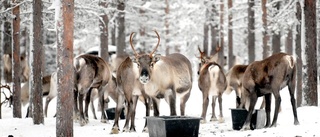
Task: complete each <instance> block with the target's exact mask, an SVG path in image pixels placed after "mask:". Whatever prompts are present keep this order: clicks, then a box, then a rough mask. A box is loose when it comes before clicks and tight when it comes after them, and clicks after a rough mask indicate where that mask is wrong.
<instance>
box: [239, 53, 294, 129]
mask: <svg viewBox="0 0 320 137" xmlns="http://www.w3.org/2000/svg"><path fill="white" fill-rule="evenodd" d="M295 80H296V62H295V59H294V57H293V56H291V55H288V54H285V53H277V54H274V55H272V56H270V57H268V58H266V59H264V60H261V61H254V62H252V63H251V64H249V66H248V67H247V69H246V71H245V72H244V75H243V79H242V95H241V105H240V107H243V105H244V103H245V102H249V105H250V106H249V110H248V111H249V112H248V115H247V118H246V121H245V123H244V125H243V127H242V130H247V129H250V121H251V117H252V112H253V109H254V106H255V104H256V101H257V98H258V97H260V96H263V95H264V98H265V100H266V109H265V110H266V117H267V122H266V125H265V127H269V126H270V108H271V95H272V94H273V95H274V98H275V111H274V117H273V121H272V124H271V126H272V127H275V126H276V124H277V118H278V112H279V107H280V103H281V97H280V93H279V91H280V90H281V89H282V88H284V87H285V86H288V89H289V93H290V97H291V105H292V110H293V116H294V124H295V125H298V124H299V121H298V116H297V108H296V100H295V98H294V94H295V82H296V81H295Z"/></svg>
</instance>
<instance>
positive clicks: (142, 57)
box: [130, 31, 161, 84]
mask: <svg viewBox="0 0 320 137" xmlns="http://www.w3.org/2000/svg"><path fill="white" fill-rule="evenodd" d="M154 32H155V33H156V34H157V36H158V43H157V46H156V47H155V48H154V49H153V51H152V52H151V53H149V54H138V53H137V52H136V50H135V49H134V46H133V44H132V36H133V34H134V32H132V33H131V35H130V45H131V48H132V50H133V52H134V56H132V57H130V58H131V60H132V62H133V63H136V64H137V66H138V69H139V80H140V82H141V83H142V84H147V83H148V82H149V80H150V76H151V74H152V69H153V66H154V64H155V63H156V62H157V61H159V60H160V56H161V55H160V54H154V52H155V51H156V50H157V48H158V46H159V43H160V36H159V34H158V32H157V31H154Z"/></svg>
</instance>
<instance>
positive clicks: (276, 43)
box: [272, 2, 281, 54]
mask: <svg viewBox="0 0 320 137" xmlns="http://www.w3.org/2000/svg"><path fill="white" fill-rule="evenodd" d="M274 7H275V8H276V10H277V11H276V13H278V12H279V9H280V2H276V4H275V6H274ZM276 13H275V15H276ZM278 29H281V28H278ZM280 40H281V36H280V30H275V31H273V33H272V53H273V54H274V53H279V52H280V51H281V48H280V47H281V41H280Z"/></svg>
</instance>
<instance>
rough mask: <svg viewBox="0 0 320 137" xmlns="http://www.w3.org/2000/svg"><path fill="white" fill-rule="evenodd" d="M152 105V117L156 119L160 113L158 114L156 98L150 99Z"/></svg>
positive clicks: (158, 102) (158, 101)
mask: <svg viewBox="0 0 320 137" xmlns="http://www.w3.org/2000/svg"><path fill="white" fill-rule="evenodd" d="M152 104H153V116H156V117H158V116H159V114H160V112H159V104H160V100H159V99H158V98H156V97H153V98H152Z"/></svg>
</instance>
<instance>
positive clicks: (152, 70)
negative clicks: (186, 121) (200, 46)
mask: <svg viewBox="0 0 320 137" xmlns="http://www.w3.org/2000/svg"><path fill="white" fill-rule="evenodd" d="M155 33H156V34H157V37H158V43H157V45H156V47H155V48H154V49H153V51H152V52H151V53H149V54H138V53H137V52H136V50H135V49H134V46H133V44H132V36H133V34H134V33H131V35H130V45H131V48H132V50H133V52H134V56H133V57H130V58H127V59H126V60H125V61H124V62H122V64H121V65H120V66H119V68H118V71H117V83H118V88H119V92H122V93H123V94H127V95H128V97H126V98H131V97H130V95H135V97H134V100H133V101H132V100H127V101H128V104H129V103H132V104H131V106H130V107H128V108H127V109H128V113H127V114H128V115H127V116H130V117H131V127H130V130H131V131H135V129H134V121H132V120H134V115H135V106H136V102H137V101H136V100H137V95H140V94H141V93H140V92H141V90H140V89H141V88H142V89H144V91H145V93H146V94H147V95H148V96H149V97H150V98H151V99H152V103H153V107H154V116H159V113H160V111H159V102H160V98H165V100H166V101H167V103H168V104H169V106H170V115H172V116H173V115H177V113H176V106H175V104H176V96H180V114H181V115H185V103H186V102H187V100H188V98H189V96H190V90H191V88H192V69H191V63H190V61H189V60H188V59H187V58H186V57H185V56H183V55H182V54H179V53H174V54H169V55H167V56H161V55H160V54H154V53H155V51H156V50H157V48H158V46H159V43H160V36H159V34H158V32H157V31H155ZM126 79H131V81H129V82H128V83H124V81H125V80H126ZM130 82H132V83H130ZM129 85H130V86H135V87H132V88H131V89H130V87H128V86H129ZM141 86H142V87H141ZM126 88H128V89H129V90H128V91H124V90H123V89H126ZM122 90H123V91H122ZM126 92H129V93H126ZM118 104H119V103H118ZM119 111H120V109H119V108H118V107H117V113H116V119H118V118H117V117H119V114H120V113H119ZM147 113H148V112H147ZM118 127H119V126H118V125H117V124H116V123H115V124H114V126H113V128H112V131H111V132H112V133H118V130H119V128H118ZM145 129H146V128H145Z"/></svg>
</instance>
